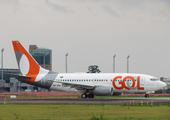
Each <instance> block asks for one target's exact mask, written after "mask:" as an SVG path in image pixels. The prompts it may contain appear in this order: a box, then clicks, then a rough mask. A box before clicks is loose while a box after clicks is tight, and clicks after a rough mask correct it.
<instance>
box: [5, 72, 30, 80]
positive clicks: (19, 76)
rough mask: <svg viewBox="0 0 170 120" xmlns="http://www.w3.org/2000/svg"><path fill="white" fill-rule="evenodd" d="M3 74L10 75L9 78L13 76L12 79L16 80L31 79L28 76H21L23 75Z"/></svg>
mask: <svg viewBox="0 0 170 120" xmlns="http://www.w3.org/2000/svg"><path fill="white" fill-rule="evenodd" d="M4 74H6V75H10V76H13V77H16V78H18V79H23V78H25V79H31V77H30V76H23V75H17V74H10V73H4Z"/></svg>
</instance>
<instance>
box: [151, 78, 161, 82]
mask: <svg viewBox="0 0 170 120" xmlns="http://www.w3.org/2000/svg"><path fill="white" fill-rule="evenodd" d="M150 80H151V81H158V80H159V79H157V78H151V79H150Z"/></svg>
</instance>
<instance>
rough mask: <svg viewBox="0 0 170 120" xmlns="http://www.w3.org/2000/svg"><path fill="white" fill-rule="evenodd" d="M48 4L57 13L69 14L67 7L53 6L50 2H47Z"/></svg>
mask: <svg viewBox="0 0 170 120" xmlns="http://www.w3.org/2000/svg"><path fill="white" fill-rule="evenodd" d="M46 3H47V4H48V5H49V6H50V7H52V8H53V9H55V10H57V11H60V12H63V13H68V9H67V8H66V7H63V6H60V5H58V4H53V3H51V2H49V0H46Z"/></svg>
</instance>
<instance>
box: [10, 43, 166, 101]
mask: <svg viewBox="0 0 170 120" xmlns="http://www.w3.org/2000/svg"><path fill="white" fill-rule="evenodd" d="M12 43H13V47H14V51H15V54H16V59H17V63H18V67H19V69H20V72H21V74H20V75H14V74H10V75H12V76H14V77H16V78H17V79H18V80H20V81H22V82H25V83H28V84H31V85H35V86H38V87H42V88H46V89H50V90H56V91H67V92H80V93H83V94H82V95H81V97H82V98H87V97H88V98H93V97H94V95H120V94H121V93H122V92H130V93H131V92H142V93H143V92H145V93H146V95H145V97H149V95H148V94H149V93H153V92H154V91H156V90H159V89H162V88H163V87H165V86H166V84H165V83H164V82H162V81H160V80H158V79H157V78H156V77H153V76H150V75H145V74H132V73H97V74H96V73H56V72H52V71H49V70H46V69H44V68H42V67H41V66H40V65H39V64H38V63H37V62H36V61H35V59H34V58H33V57H32V56H31V55H30V54H29V53H28V52H27V50H26V49H25V48H24V47H23V46H22V44H21V43H20V42H19V41H12Z"/></svg>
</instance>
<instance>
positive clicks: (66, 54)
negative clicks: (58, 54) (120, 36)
mask: <svg viewBox="0 0 170 120" xmlns="http://www.w3.org/2000/svg"><path fill="white" fill-rule="evenodd" d="M67 56H68V53H66V73H67Z"/></svg>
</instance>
